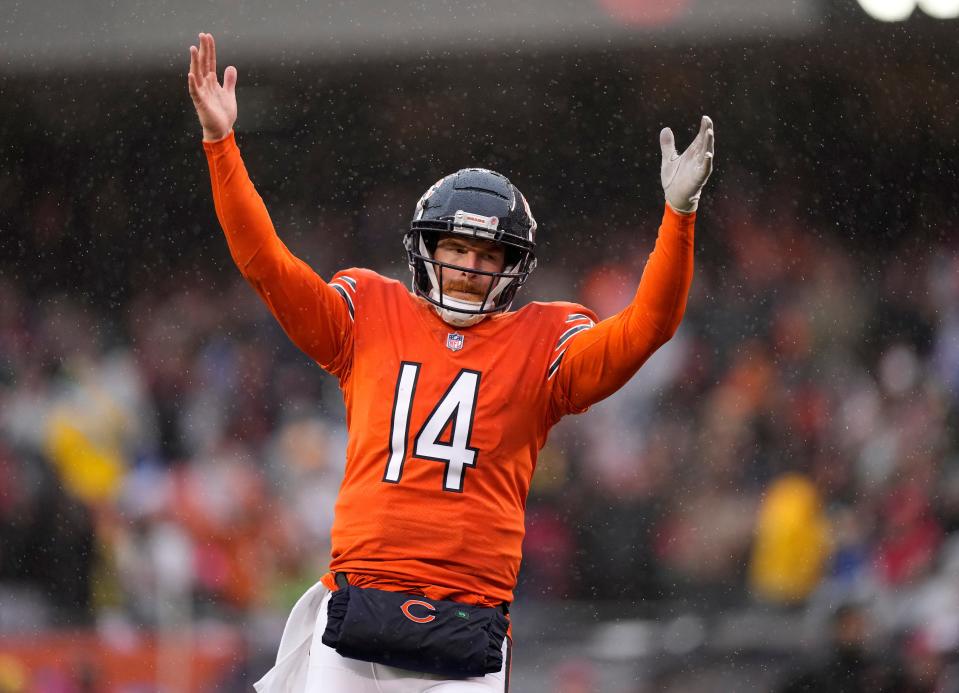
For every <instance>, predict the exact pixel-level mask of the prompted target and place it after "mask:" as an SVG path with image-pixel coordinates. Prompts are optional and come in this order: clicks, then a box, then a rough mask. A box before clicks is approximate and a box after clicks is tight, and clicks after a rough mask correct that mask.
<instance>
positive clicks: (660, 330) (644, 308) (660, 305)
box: [554, 116, 713, 413]
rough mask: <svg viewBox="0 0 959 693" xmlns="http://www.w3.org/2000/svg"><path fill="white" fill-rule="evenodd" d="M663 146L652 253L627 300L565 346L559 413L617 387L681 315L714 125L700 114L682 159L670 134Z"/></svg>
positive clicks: (586, 404)
mask: <svg viewBox="0 0 959 693" xmlns="http://www.w3.org/2000/svg"><path fill="white" fill-rule="evenodd" d="M660 146H661V148H662V154H663V163H662V167H661V179H662V183H663V192H664V194H665V197H666V202H667V205H666V209H665V211H664V213H663V221H662V224H661V225H660V227H659V235H658V236H657V238H656V247H655V248H654V249H653V252H652V253H651V254H650V256H649V260H648V261H647V263H646V268H645V269H644V270H643V276H642V279H641V280H640V283H639V288H638V289H637V290H636V295H635V296H634V297H633V300H632V302H631V303H630V304H629V305H628V306H626V308H625V309H624V310H622V311H620V312H619V313H617V314H616V315H614V316H613V317H611V318H608V319H607V320H603V321H602V322H600V323H598V324H597V325H596V326H595V327H593V328H592V329H588V330H584V331H582V332H580V333H579V334H577V335H576V336H575V337H573V339H572V340H570V346H569V348H568V349H567V351H566V353H565V354H564V356H563V360H562V362H561V364H560V368H559V370H558V371H557V374H556V382H555V384H554V388H555V400H556V402H557V407H558V412H559V413H576V412H580V411H584V410H585V409H586V408H587V407H589V406H590V405H592V404H594V403H596V402H598V401H600V400H601V399H604V398H606V397H608V396H609V395H611V394H612V393H613V392H615V391H616V390H618V389H619V388H620V387H622V386H623V385H624V384H625V383H626V382H627V381H628V380H629V379H630V378H631V377H633V375H634V374H635V373H636V371H637V370H638V369H639V367H640V366H642V365H643V364H644V363H645V362H646V360H647V359H648V358H649V357H650V356H651V355H652V354H653V352H654V351H656V349H658V348H659V347H660V346H662V345H663V344H665V343H666V342H667V341H669V339H670V338H671V337H672V336H673V335H674V334H675V333H676V330H677V328H678V327H679V323H680V321H682V318H683V313H684V312H685V311H686V299H687V297H688V295H689V287H690V285H691V283H692V279H693V237H694V228H695V220H696V208H697V206H698V204H699V195H700V193H701V192H702V188H703V185H705V183H706V179H707V178H709V174H710V173H711V172H712V161H713V124H712V121H711V120H710V119H709V118H707V117H706V116H703V119H702V121H701V123H700V129H699V134H698V135H697V136H696V139H694V140H693V142H692V144H690V145H689V148H688V149H686V151H685V152H683V154H682V156H679V155H678V154H677V153H676V149H675V145H674V140H673V133H672V131H671V130H670V129H669V128H664V129H663V131H662V132H661V133H660Z"/></svg>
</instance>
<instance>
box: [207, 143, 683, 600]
mask: <svg viewBox="0 0 959 693" xmlns="http://www.w3.org/2000/svg"><path fill="white" fill-rule="evenodd" d="M204 148H205V149H206V152H207V158H208V161H209V164H210V174H211V181H212V185H213V195H214V202H215V204H216V210H217V215H218V217H219V219H220V223H221V225H222V226H223V229H224V232H225V233H226V236H227V240H228V243H229V245H230V251H231V254H232V255H233V259H234V261H235V262H236V264H237V266H238V267H239V268H240V270H241V272H242V273H243V275H244V277H245V278H246V279H247V280H248V281H249V282H250V283H251V284H252V285H253V287H254V288H255V289H256V290H257V291H258V292H259V294H260V296H261V297H262V298H263V300H264V301H265V302H266V304H267V305H268V306H269V308H270V310H271V311H272V312H273V314H274V315H275V316H276V318H277V320H278V321H279V322H280V323H281V325H282V326H283V328H284V329H285V330H286V332H287V334H288V335H289V336H290V338H291V339H292V340H293V341H294V342H295V343H296V344H297V345H298V346H299V347H300V348H301V349H303V351H305V352H306V353H307V354H308V355H309V356H311V357H312V358H313V359H314V360H316V361H317V363H319V364H320V365H321V366H322V367H323V368H325V369H326V370H328V371H329V372H330V373H332V374H333V375H335V376H336V377H337V378H338V379H339V383H340V388H341V389H342V392H343V398H344V402H345V405H346V415H347V427H348V431H349V443H348V447H347V461H346V470H345V475H344V479H343V484H342V487H341V488H340V493H339V496H338V498H337V502H336V512H335V520H334V525H333V537H332V539H333V542H332V561H331V564H330V569H331V571H337V572H346V573H348V574H350V576H351V582H354V583H355V584H360V585H369V586H376V587H380V588H381V589H392V590H403V591H412V592H417V593H421V594H424V595H426V596H427V597H430V598H434V599H455V600H459V601H464V602H472V603H481V604H488V605H492V604H496V603H499V602H502V601H511V600H512V597H513V588H514V586H515V584H516V578H517V574H518V571H519V566H520V559H521V546H522V541H523V534H524V516H525V508H526V496H527V493H528V491H529V484H530V479H531V478H532V474H533V470H534V467H535V464H536V456H537V453H538V451H539V450H540V449H541V448H542V446H543V444H544V443H545V441H546V436H547V433H548V432H549V429H550V428H551V427H552V426H553V425H554V424H555V423H556V422H557V421H558V420H559V419H560V418H562V417H563V416H564V415H566V414H570V413H579V412H582V411H585V410H586V409H587V408H588V407H589V406H590V405H591V404H593V403H595V402H597V401H599V400H600V399H603V398H604V397H606V396H608V395H609V394H611V393H612V392H614V391H615V390H617V389H618V388H619V387H621V386H622V385H623V383H625V382H626V381H627V380H629V378H630V377H632V375H633V374H634V373H635V372H636V370H637V369H638V368H639V367H640V366H641V365H642V364H643V362H645V360H646V359H647V358H649V356H650V355H651V354H652V353H653V351H655V350H656V349H657V348H658V347H659V346H660V345H661V344H663V343H664V342H665V341H667V340H668V339H669V338H670V337H671V336H672V334H673V333H674V332H675V330H676V328H677V327H678V325H679V321H680V320H681V318H682V314H683V312H684V310H685V304H686V296H687V294H688V291H689V285H690V281H691V278H692V241H693V224H694V216H693V215H688V216H682V215H678V214H676V213H675V212H673V211H672V210H670V209H669V208H668V207H667V210H666V212H665V214H664V217H663V224H662V226H661V227H660V233H659V238H658V240H657V244H656V249H655V250H654V251H653V254H652V255H651V256H650V260H649V262H648V263H647V266H646V269H645V271H644V273H643V278H642V281H641V282H640V286H639V289H638V290H637V293H636V297H635V298H634V299H633V301H632V303H631V304H630V305H629V306H627V307H626V309H624V310H623V311H622V312H620V313H619V314H617V315H615V316H613V317H612V318H609V319H607V320H604V321H602V322H599V323H597V321H596V316H595V315H594V314H593V313H592V312H590V311H589V310H587V309H586V308H584V307H583V306H580V305H577V304H573V303H533V304H530V305H528V306H526V307H524V308H522V309H521V310H518V311H514V312H508V313H503V314H498V315H493V316H490V317H489V318H487V319H485V320H483V321H481V322H480V323H478V324H476V325H473V326H471V327H464V328H454V327H452V326H450V325H448V324H446V323H445V322H443V321H442V320H441V319H440V318H439V316H438V315H437V313H436V312H435V310H434V309H433V307H432V306H431V305H430V304H428V303H426V302H425V301H424V300H422V299H420V298H418V297H416V296H415V295H413V294H412V293H411V292H410V291H409V290H408V289H407V288H405V287H404V286H403V285H401V284H400V283H399V282H397V281H394V280H391V279H386V278H384V277H382V276H380V275H378V274H376V273H375V272H372V271H369V270H364V269H349V270H345V271H342V272H339V273H338V274H337V275H336V276H335V277H334V278H333V279H332V280H331V281H330V282H329V283H327V282H325V281H323V280H322V279H321V278H320V277H319V276H317V275H316V273H315V272H313V270H311V269H310V268H309V267H308V266H307V265H306V264H305V263H303V262H302V261H300V260H298V259H297V258H295V257H294V256H293V255H292V254H291V253H290V252H289V250H288V249H287V248H286V246H284V245H283V243H282V242H281V241H280V240H279V238H278V237H277V235H276V233H275V231H274V229H273V225H272V223H271V222H270V219H269V215H268V214H267V212H266V207H265V206H264V205H263V202H262V200H261V199H260V197H259V195H258V194H257V193H256V190H255V189H254V188H253V184H252V183H251V182H250V180H249V177H248V175H247V173H246V170H245V168H244V166H243V162H242V159H241V157H240V153H239V149H238V148H237V147H236V144H235V142H234V139H233V135H232V134H231V135H229V136H228V137H227V138H225V139H224V140H221V141H219V142H214V143H209V142H206V143H204ZM324 581H325V582H327V584H328V586H329V587H331V588H334V585H333V583H332V581H331V580H330V576H329V575H327V576H325V578H324Z"/></svg>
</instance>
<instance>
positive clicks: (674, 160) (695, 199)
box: [659, 116, 713, 214]
mask: <svg viewBox="0 0 959 693" xmlns="http://www.w3.org/2000/svg"><path fill="white" fill-rule="evenodd" d="M659 146H660V147H661V148H662V150H663V166H662V168H661V169H660V176H661V178H662V181H663V192H665V193H666V202H668V203H669V206H670V207H672V208H673V209H674V210H676V211H677V212H679V213H680V214H691V213H692V212H695V211H696V207H698V206H699V194H700V193H701V192H702V191H703V186H704V185H705V184H706V179H707V178H709V174H710V173H712V172H713V121H712V120H710V119H709V116H703V120H702V122H701V123H700V125H699V134H698V135H696V139H694V140H693V142H692V144H690V145H689V147H688V148H687V149H686V151H685V152H683V153H682V155H681V156H680V155H679V154H677V153H676V140H675V139H674V138H673V131H672V130H670V129H669V128H663V129H662V131H661V132H660V133H659Z"/></svg>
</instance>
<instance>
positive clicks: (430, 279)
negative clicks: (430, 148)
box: [403, 168, 536, 326]
mask: <svg viewBox="0 0 959 693" xmlns="http://www.w3.org/2000/svg"><path fill="white" fill-rule="evenodd" d="M444 234H456V235H462V236H466V237H470V238H479V239H482V240H487V241H494V242H496V243H500V244H502V245H503V247H504V250H505V256H506V263H505V265H504V267H503V270H502V271H501V272H484V271H479V270H475V269H468V268H464V267H458V266H457V265H451V264H447V263H443V262H438V261H437V260H436V259H434V257H433V253H434V251H435V250H436V244H437V242H438V241H439V238H440V236H441V235H444ZM403 245H404V246H405V247H406V254H407V258H408V260H409V264H410V270H411V271H412V272H413V291H414V292H415V293H416V294H417V295H419V296H422V297H423V298H425V299H426V300H427V301H429V302H430V303H432V304H433V305H434V306H436V307H437V312H439V314H440V317H442V318H443V319H444V320H445V321H446V322H448V323H451V324H453V325H462V326H466V325H472V324H474V323H477V322H479V321H480V320H482V319H483V318H484V317H486V316H487V315H489V314H490V313H498V312H501V311H505V310H508V309H509V307H510V305H511V304H512V302H513V298H514V296H516V292H517V291H518V290H519V288H520V287H521V286H522V285H523V284H525V283H526V280H527V279H528V278H529V275H530V273H531V272H532V271H533V269H534V268H535V267H536V256H535V254H534V248H535V245H536V220H535V219H534V218H533V214H532V213H531V212H530V209H529V204H528V203H527V202H526V198H525V197H523V194H522V193H521V192H520V191H519V190H518V189H517V188H516V186H515V185H513V184H512V183H510V182H509V180H508V179H507V178H506V177H505V176H502V175H500V174H499V173H496V172H495V171H490V170H488V169H485V168H464V169H462V170H460V171H457V172H456V173H453V174H451V175H449V176H446V177H445V178H441V179H440V180H438V181H437V182H436V183H434V184H433V186H432V187H430V189H429V190H427V191H426V192H425V193H424V194H423V196H422V197H421V198H420V199H419V202H417V203H416V210H415V211H414V214H413V221H412V222H411V223H410V230H409V231H408V232H407V233H406V236H405V238H404V241H403ZM444 269H449V270H460V271H467V272H470V273H472V274H480V275H486V276H491V277H493V280H492V281H491V282H490V286H489V289H488V290H487V291H486V296H485V297H484V298H483V300H482V301H466V300H463V299H457V298H454V297H452V296H446V295H444V293H443V270H444Z"/></svg>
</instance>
